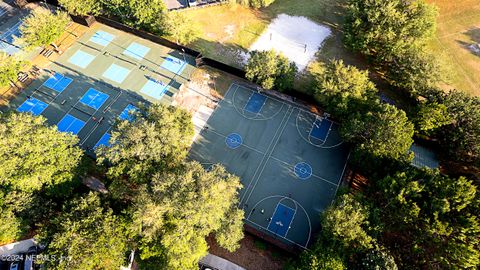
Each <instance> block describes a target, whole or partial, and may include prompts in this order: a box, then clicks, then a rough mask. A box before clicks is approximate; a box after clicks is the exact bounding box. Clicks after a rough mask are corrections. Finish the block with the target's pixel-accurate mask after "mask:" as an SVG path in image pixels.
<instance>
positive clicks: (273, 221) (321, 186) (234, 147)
mask: <svg viewBox="0 0 480 270" xmlns="http://www.w3.org/2000/svg"><path fill="white" fill-rule="evenodd" d="M348 153H349V149H348V146H347V145H346V144H344V143H343V142H342V141H341V139H340V135H339V126H338V124H337V123H335V122H334V121H331V120H330V119H328V118H325V117H321V116H318V115H315V114H313V113H311V112H308V111H306V110H304V109H303V108H302V107H300V106H297V105H296V104H293V103H289V102H286V101H283V100H279V99H277V98H273V97H271V96H267V95H265V94H263V93H258V92H256V91H255V90H251V89H249V88H248V87H246V86H243V85H239V84H233V85H232V86H231V87H230V89H229V90H228V92H227V93H226V95H225V97H224V99H223V100H222V101H221V102H220V103H219V104H218V106H217V108H216V109H215V111H214V113H213V114H212V115H211V117H210V118H209V120H208V121H207V125H206V128H204V129H203V130H202V132H201V133H200V135H199V137H198V138H197V140H196V141H195V142H194V144H193V146H192V149H191V151H190V156H191V158H192V159H195V160H198V161H200V162H201V163H203V164H204V165H205V166H207V167H208V166H210V165H211V164H215V163H220V164H223V165H224V166H225V167H226V168H227V170H228V171H229V172H231V173H233V174H235V175H237V176H239V177H240V179H241V181H242V184H243V189H242V190H241V192H240V199H241V203H240V206H241V207H242V208H243V209H244V210H245V222H246V223H247V224H248V225H250V226H253V227H254V228H256V229H257V230H259V231H261V232H263V233H265V234H268V235H270V236H273V237H276V238H277V239H279V240H281V241H283V242H284V243H286V244H290V245H294V246H298V247H302V248H306V247H308V245H309V244H311V243H312V235H313V233H314V232H316V231H318V230H319V229H320V228H319V226H320V220H319V218H320V213H321V212H322V211H323V210H324V209H325V208H326V207H327V206H329V205H330V204H331V202H332V200H333V198H334V197H335V194H336V192H337V189H338V185H339V182H340V181H341V178H342V176H343V173H344V170H345V166H346V162H347V159H348Z"/></svg>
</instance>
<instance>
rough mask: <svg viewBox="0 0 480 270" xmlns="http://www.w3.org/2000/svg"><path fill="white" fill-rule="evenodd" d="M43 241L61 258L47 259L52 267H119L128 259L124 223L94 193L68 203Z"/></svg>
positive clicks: (46, 231)
mask: <svg viewBox="0 0 480 270" xmlns="http://www.w3.org/2000/svg"><path fill="white" fill-rule="evenodd" d="M40 241H41V242H43V243H45V242H47V243H48V247H47V248H48V249H47V254H48V255H49V256H51V257H55V258H59V260H48V261H46V263H47V264H48V266H49V267H48V268H49V269H72V270H75V269H79V270H80V269H82V270H83V269H120V267H121V266H123V265H124V263H125V259H126V256H125V254H126V252H127V237H126V229H125V223H124V221H123V220H122V219H121V218H119V217H117V216H115V215H114V214H113V213H112V210H111V209H109V208H106V207H105V206H103V204H102V202H101V200H100V198H99V196H98V195H96V194H94V193H89V194H88V195H86V196H85V197H83V198H79V199H76V200H74V201H73V202H71V203H70V204H69V205H67V206H65V207H64V209H63V212H62V214H61V215H60V216H59V217H58V218H56V219H55V220H53V222H52V224H51V226H50V228H46V229H44V230H43V231H42V233H41V238H40ZM61 258H64V259H61Z"/></svg>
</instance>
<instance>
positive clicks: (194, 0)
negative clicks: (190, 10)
mask: <svg viewBox="0 0 480 270" xmlns="http://www.w3.org/2000/svg"><path fill="white" fill-rule="evenodd" d="M197 4H198V3H197V0H188V6H189V7H194V6H196V5H197Z"/></svg>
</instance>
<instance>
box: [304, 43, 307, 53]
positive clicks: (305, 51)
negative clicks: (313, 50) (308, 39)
mask: <svg viewBox="0 0 480 270" xmlns="http://www.w3.org/2000/svg"><path fill="white" fill-rule="evenodd" d="M303 53H307V44H305V50H304V51H303Z"/></svg>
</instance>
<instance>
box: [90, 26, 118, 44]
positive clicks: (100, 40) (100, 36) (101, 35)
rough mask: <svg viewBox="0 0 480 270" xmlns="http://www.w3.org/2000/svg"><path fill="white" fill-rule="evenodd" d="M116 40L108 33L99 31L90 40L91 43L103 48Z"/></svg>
mask: <svg viewBox="0 0 480 270" xmlns="http://www.w3.org/2000/svg"><path fill="white" fill-rule="evenodd" d="M114 38H115V36H114V35H112V34H110V33H107V32H105V31H102V30H98V31H97V32H95V34H93V36H92V37H91V38H90V41H91V42H94V43H97V44H98V45H102V46H103V47H105V46H107V45H108V44H110V42H112V40H113V39H114Z"/></svg>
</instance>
